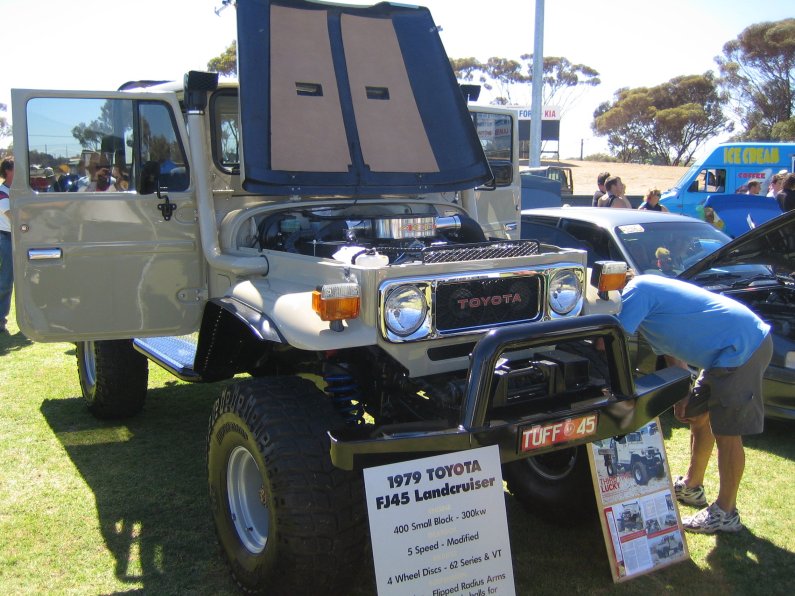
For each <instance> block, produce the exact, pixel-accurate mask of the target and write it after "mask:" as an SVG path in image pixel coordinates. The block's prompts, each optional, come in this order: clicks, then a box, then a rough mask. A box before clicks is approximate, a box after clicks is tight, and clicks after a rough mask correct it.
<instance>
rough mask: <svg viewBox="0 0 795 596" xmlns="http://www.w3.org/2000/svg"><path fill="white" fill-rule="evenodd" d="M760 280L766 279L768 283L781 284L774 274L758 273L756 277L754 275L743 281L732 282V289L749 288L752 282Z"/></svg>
mask: <svg viewBox="0 0 795 596" xmlns="http://www.w3.org/2000/svg"><path fill="white" fill-rule="evenodd" d="M760 279H766V280H768V281H774V282H776V283H778V282H779V278H778V276H776V275H773V274H772V273H757V274H756V275H752V276H751V277H748V278H746V279H741V280H739V281H735V282H732V285H731V287H733V288H736V287H739V286H747V285H750V284H751V283H752V282H755V281H758V280H760Z"/></svg>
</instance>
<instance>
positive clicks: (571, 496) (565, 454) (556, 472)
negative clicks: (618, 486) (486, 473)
mask: <svg viewBox="0 0 795 596" xmlns="http://www.w3.org/2000/svg"><path fill="white" fill-rule="evenodd" d="M502 470H503V476H504V477H505V480H506V482H507V483H508V490H509V491H510V492H511V493H512V494H513V496H514V497H515V498H516V499H517V500H518V501H519V502H520V503H521V504H522V506H523V507H524V508H525V509H527V510H528V511H530V512H532V513H534V514H537V515H541V516H544V517H545V518H548V519H551V520H552V521H555V522H558V523H571V522H579V521H583V520H586V519H590V518H592V517H593V516H594V515H595V514H596V498H595V497H594V492H593V484H592V481H591V469H590V466H589V465H588V454H587V452H586V451H585V446H580V447H569V448H566V449H561V450H559V451H553V452H551V453H547V454H544V455H537V456H535V457H530V458H528V459H523V460H519V461H514V462H511V463H509V464H505V465H504V466H503V468H502Z"/></svg>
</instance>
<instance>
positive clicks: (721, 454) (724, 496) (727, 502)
mask: <svg viewBox="0 0 795 596" xmlns="http://www.w3.org/2000/svg"><path fill="white" fill-rule="evenodd" d="M715 440H716V441H717V443H718V475H719V476H720V490H719V492H718V500H717V503H718V507H720V508H721V509H723V510H724V511H726V512H728V513H731V512H732V511H734V509H735V507H736V506H737V491H738V490H739V489H740V480H742V477H743V471H744V470H745V449H744V448H743V438H742V437H741V436H721V435H718V436H716V437H715Z"/></svg>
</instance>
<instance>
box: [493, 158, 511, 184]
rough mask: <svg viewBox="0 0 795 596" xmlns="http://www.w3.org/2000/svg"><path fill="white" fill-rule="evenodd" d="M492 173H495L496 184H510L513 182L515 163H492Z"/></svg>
mask: <svg viewBox="0 0 795 596" xmlns="http://www.w3.org/2000/svg"><path fill="white" fill-rule="evenodd" d="M491 173H492V174H494V184H495V185H496V186H510V185H511V182H513V164H511V163H510V162H507V163H492V164H491Z"/></svg>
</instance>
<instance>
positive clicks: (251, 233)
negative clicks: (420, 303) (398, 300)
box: [237, 204, 538, 267]
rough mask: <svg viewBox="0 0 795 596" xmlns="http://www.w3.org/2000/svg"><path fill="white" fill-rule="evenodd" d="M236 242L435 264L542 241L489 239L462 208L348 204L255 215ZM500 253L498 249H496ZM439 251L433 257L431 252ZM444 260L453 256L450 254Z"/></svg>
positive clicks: (521, 249)
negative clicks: (463, 251) (464, 253)
mask: <svg viewBox="0 0 795 596" xmlns="http://www.w3.org/2000/svg"><path fill="white" fill-rule="evenodd" d="M237 244H238V246H240V247H245V248H249V249H256V250H259V251H263V250H275V251H280V252H289V253H297V254H301V255H306V256H313V257H319V258H327V259H334V260H337V261H340V262H344V263H347V264H356V265H362V266H370V267H377V266H386V265H396V264H401V263H407V262H417V261H420V262H431V261H429V259H430V258H433V259H437V261H434V262H438V260H445V259H443V258H441V259H440V257H439V256H438V255H439V254H443V253H446V254H448V255H449V256H450V257H451V256H452V251H451V250H450V249H460V248H461V247H462V245H467V246H468V247H469V252H471V253H472V255H470V256H469V257H468V258H462V256H461V254H460V252H461V251H460V250H457V251H456V257H455V260H473V259H474V258H489V257H492V258H493V257H495V256H497V257H504V256H524V255H526V254H535V253H536V252H537V251H538V243H536V242H527V241H510V240H501V239H491V240H489V239H488V238H486V236H485V234H484V233H483V229H482V228H481V227H480V225H479V224H478V223H477V222H476V221H475V220H473V219H471V218H470V217H468V216H467V215H466V214H464V213H463V212H458V211H455V212H451V213H450V214H446V215H441V214H439V213H438V212H437V211H436V209H435V208H434V206H433V205H412V206H407V205H405V204H384V205H374V204H354V205H350V204H346V205H321V206H314V207H308V206H304V207H295V208H291V209H281V210H278V211H275V212H267V213H262V214H258V215H254V216H253V217H251V218H250V219H249V220H248V222H247V224H246V225H244V226H243V229H241V230H240V232H239V233H238V242H237ZM495 251H496V252H495ZM431 255H435V256H431ZM446 260H453V258H448V259H446Z"/></svg>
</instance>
